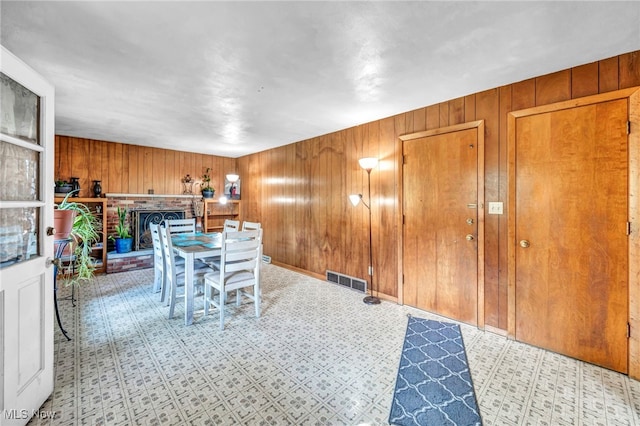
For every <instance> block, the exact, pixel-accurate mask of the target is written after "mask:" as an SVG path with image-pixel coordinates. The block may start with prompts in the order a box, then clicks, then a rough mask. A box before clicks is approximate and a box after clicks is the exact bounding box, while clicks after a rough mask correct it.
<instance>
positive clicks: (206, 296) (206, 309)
mask: <svg viewBox="0 0 640 426" xmlns="http://www.w3.org/2000/svg"><path fill="white" fill-rule="evenodd" d="M210 294H211V286H210V285H209V284H207V282H206V281H205V282H204V316H205V317H206V316H207V315H209V295H210Z"/></svg>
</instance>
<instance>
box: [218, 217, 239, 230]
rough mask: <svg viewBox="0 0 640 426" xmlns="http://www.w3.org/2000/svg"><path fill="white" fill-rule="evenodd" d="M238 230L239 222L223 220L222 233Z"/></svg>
mask: <svg viewBox="0 0 640 426" xmlns="http://www.w3.org/2000/svg"><path fill="white" fill-rule="evenodd" d="M239 230H240V221H239V220H231V219H225V221H224V225H223V226H222V232H233V231H239Z"/></svg>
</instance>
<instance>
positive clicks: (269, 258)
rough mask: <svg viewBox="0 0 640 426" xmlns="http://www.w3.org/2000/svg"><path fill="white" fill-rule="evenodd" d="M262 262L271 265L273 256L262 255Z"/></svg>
mask: <svg viewBox="0 0 640 426" xmlns="http://www.w3.org/2000/svg"><path fill="white" fill-rule="evenodd" d="M262 261H263V262H264V263H271V256H267V255H266V254H263V255H262Z"/></svg>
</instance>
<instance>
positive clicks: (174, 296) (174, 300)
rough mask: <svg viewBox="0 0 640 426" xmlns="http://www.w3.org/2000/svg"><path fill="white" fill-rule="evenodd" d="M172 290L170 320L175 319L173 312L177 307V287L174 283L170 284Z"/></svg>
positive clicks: (170, 295)
mask: <svg viewBox="0 0 640 426" xmlns="http://www.w3.org/2000/svg"><path fill="white" fill-rule="evenodd" d="M169 287H171V290H170V291H169V319H172V318H173V310H174V308H175V307H176V285H175V283H173V282H170V283H169Z"/></svg>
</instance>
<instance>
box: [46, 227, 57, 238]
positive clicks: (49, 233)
mask: <svg viewBox="0 0 640 426" xmlns="http://www.w3.org/2000/svg"><path fill="white" fill-rule="evenodd" d="M47 235H48V236H52V235H56V228H52V227H51V226H50V227H48V228H47Z"/></svg>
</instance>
